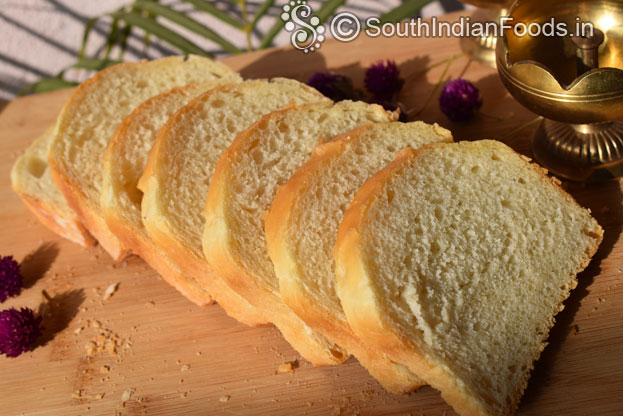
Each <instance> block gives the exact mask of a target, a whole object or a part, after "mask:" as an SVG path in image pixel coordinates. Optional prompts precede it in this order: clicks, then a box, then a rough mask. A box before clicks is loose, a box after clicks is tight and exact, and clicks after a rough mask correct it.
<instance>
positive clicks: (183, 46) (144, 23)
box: [110, 12, 211, 56]
mask: <svg viewBox="0 0 623 416" xmlns="http://www.w3.org/2000/svg"><path fill="white" fill-rule="evenodd" d="M110 16H112V17H113V18H115V17H116V18H118V19H120V20H123V21H124V22H126V23H127V24H129V25H132V26H136V27H139V28H141V29H143V30H144V31H145V32H148V33H150V34H152V35H154V36H156V37H158V39H160V40H162V41H164V42H166V43H168V44H170V45H171V46H174V47H176V48H177V49H179V50H180V51H182V52H183V53H186V54H195V55H202V56H211V54H210V53H208V52H206V51H204V50H203V49H201V48H200V47H199V46H197V45H195V44H194V43H193V42H191V41H190V40H188V39H186V38H185V37H183V36H181V35H178V34H177V33H175V32H174V31H172V30H171V29H169V28H167V27H164V26H162V25H161V24H159V23H158V22H155V21H153V20H151V19H148V18H146V17H144V16H141V15H140V14H138V13H134V12H128V13H111V14H110Z"/></svg>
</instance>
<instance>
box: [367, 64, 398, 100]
mask: <svg viewBox="0 0 623 416" xmlns="http://www.w3.org/2000/svg"><path fill="white" fill-rule="evenodd" d="M364 83H365V84H366V89H367V90H368V91H370V93H371V94H372V95H373V96H374V98H375V99H377V100H379V101H392V100H393V98H394V97H395V96H396V95H398V93H399V92H400V90H401V89H402V86H403V85H404V83H405V80H404V79H402V78H400V70H399V69H398V66H397V65H396V62H394V61H390V60H387V61H379V62H377V63H375V64H373V65H372V66H371V67H370V68H368V69H367V70H366V77H365V80H364Z"/></svg>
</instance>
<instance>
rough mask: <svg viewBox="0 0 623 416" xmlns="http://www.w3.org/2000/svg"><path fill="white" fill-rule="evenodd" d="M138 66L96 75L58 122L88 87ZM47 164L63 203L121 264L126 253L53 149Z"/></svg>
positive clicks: (130, 64)
mask: <svg viewBox="0 0 623 416" xmlns="http://www.w3.org/2000/svg"><path fill="white" fill-rule="evenodd" d="M139 65H140V63H137V62H124V63H121V64H117V65H115V66H112V67H109V68H106V69H104V70H102V71H99V72H97V73H96V74H95V75H94V76H93V77H91V78H89V79H87V80H86V81H84V82H83V83H82V84H80V85H79V86H78V88H76V90H75V91H74V92H73V93H72V94H71V96H70V97H69V99H68V100H67V102H65V104H64V105H63V108H62V110H61V113H60V115H59V120H60V119H62V118H63V117H66V115H65V114H66V113H68V112H69V109H70V108H71V106H72V105H74V103H75V102H78V103H80V102H82V101H84V100H85V99H86V98H87V97H86V95H85V93H84V91H85V90H86V89H88V88H90V87H91V85H92V84H96V83H98V82H99V80H100V79H102V78H104V77H106V76H108V74H109V73H114V72H116V71H119V70H120V69H122V70H123V69H125V68H131V67H137V66H139ZM58 129H59V126H58V124H57V126H56V132H55V135H56V134H59V131H58ZM55 140H56V139H55ZM48 163H49V165H50V173H51V174H52V179H53V180H54V183H56V186H58V188H59V189H60V191H61V193H62V194H63V196H64V197H65V199H66V200H67V203H68V204H69V206H70V207H71V209H73V210H74V211H75V212H76V214H77V215H78V217H79V218H80V220H81V221H82V223H83V224H84V226H85V227H86V229H87V230H89V231H90V233H91V235H93V236H94V237H95V238H96V239H97V241H98V242H99V243H100V244H101V245H102V247H104V249H105V250H106V251H107V252H108V253H109V254H110V256H111V257H112V258H113V260H115V261H121V260H122V259H123V258H124V257H126V256H127V255H128V254H129V253H128V251H127V250H123V249H122V248H121V246H120V244H119V241H118V239H117V237H116V236H115V235H114V234H112V233H111V232H110V230H108V227H107V226H106V223H105V221H104V220H103V219H102V218H99V219H98V218H97V215H96V214H95V212H94V211H93V210H91V209H90V208H89V207H88V206H87V202H86V200H87V199H86V196H85V195H83V194H82V192H81V191H80V188H79V187H78V186H76V184H74V183H73V182H72V180H71V178H69V176H67V173H66V172H67V170H66V169H65V168H66V167H65V166H62V164H63V161H62V160H61V159H60V158H59V159H58V160H57V156H56V154H55V153H54V150H53V147H51V148H50V152H49V153H48Z"/></svg>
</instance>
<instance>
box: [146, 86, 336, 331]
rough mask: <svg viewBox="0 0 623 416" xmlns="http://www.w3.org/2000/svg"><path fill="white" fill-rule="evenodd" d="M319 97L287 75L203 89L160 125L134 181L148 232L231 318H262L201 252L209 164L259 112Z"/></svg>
mask: <svg viewBox="0 0 623 416" xmlns="http://www.w3.org/2000/svg"><path fill="white" fill-rule="evenodd" d="M324 99H325V98H324V97H322V96H321V95H320V94H319V93H318V92H316V90H313V89H311V88H309V87H307V86H306V85H303V84H301V83H299V82H296V81H292V80H285V79H276V80H273V81H266V80H255V81H245V82H243V83H240V84H237V85H228V86H222V87H219V88H216V89H213V90H211V91H208V92H206V93H204V94H202V95H200V96H198V97H197V98H195V99H194V100H192V101H190V102H189V104H188V105H186V106H184V107H182V108H181V109H180V110H179V111H177V112H176V113H175V114H174V115H173V116H172V117H171V118H170V119H169V121H168V122H167V123H166V125H165V126H164V127H163V128H162V129H160V131H159V133H158V137H157V139H156V143H155V144H154V147H153V149H152V152H151V154H150V156H149V160H148V162H147V166H146V168H145V171H144V172H143V175H142V176H141V178H140V180H139V185H138V186H139V189H141V190H142V191H143V192H144V194H143V201H142V218H143V223H144V225H145V228H146V230H147V233H148V234H149V236H150V238H152V240H153V241H154V242H155V243H156V244H157V245H158V246H160V247H161V248H162V250H164V252H166V253H167V254H168V255H169V257H170V258H171V259H173V260H174V261H175V263H176V264H177V265H178V267H179V268H180V269H181V270H182V271H184V272H185V273H186V274H188V275H189V276H192V277H193V278H194V279H195V280H196V281H197V282H198V283H199V284H200V285H201V286H202V287H203V288H205V289H206V291H207V292H208V293H209V294H210V295H212V297H213V298H214V299H216V300H217V301H218V302H219V303H220V304H221V306H223V308H224V309H225V311H226V312H227V313H228V314H229V315H230V316H232V317H234V318H235V319H238V320H239V321H241V322H244V323H246V324H248V325H259V324H262V323H268V321H267V320H266V319H265V318H264V317H263V316H262V315H261V314H260V313H258V312H257V310H256V309H255V308H254V307H252V306H251V305H250V304H249V303H248V302H247V301H246V300H245V299H244V298H242V297H241V296H239V295H238V294H237V293H236V292H234V291H233V290H232V289H231V288H230V287H229V286H228V285H227V284H225V282H224V281H223V280H222V279H221V278H219V277H218V276H217V275H215V274H214V273H212V271H211V269H210V267H209V266H208V263H207V262H206V260H205V258H204V256H203V252H202V250H201V233H202V231H203V226H204V220H203V217H202V216H201V211H202V209H203V206H204V204H205V198H206V196H207V193H208V187H209V183H210V179H211V178H212V173H213V171H214V166H215V165H216V161H217V160H218V157H219V156H220V155H221V153H222V152H223V151H224V150H225V149H226V148H227V147H228V146H229V145H230V144H231V142H232V141H233V139H234V137H235V136H236V134H237V133H238V132H239V131H240V130H242V129H244V128H245V127H246V126H248V125H249V124H251V123H252V122H253V121H255V120H256V119H257V118H258V117H259V116H260V115H262V114H264V113H266V112H269V111H272V110H274V109H277V108H279V107H281V106H283V105H286V104H288V103H289V102H291V101H298V102H313V101H321V100H324Z"/></svg>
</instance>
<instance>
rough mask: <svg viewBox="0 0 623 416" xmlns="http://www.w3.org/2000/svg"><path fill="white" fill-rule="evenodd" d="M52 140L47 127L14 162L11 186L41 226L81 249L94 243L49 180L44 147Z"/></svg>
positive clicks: (46, 153) (52, 135)
mask: <svg viewBox="0 0 623 416" xmlns="http://www.w3.org/2000/svg"><path fill="white" fill-rule="evenodd" d="M53 137H54V126H51V127H49V128H48V129H47V130H46V131H45V132H44V133H43V134H42V135H41V136H39V137H38V138H37V139H35V141H34V142H33V143H32V144H31V145H30V146H29V147H28V149H26V151H25V152H24V153H23V154H22V155H21V156H20V157H19V158H18V159H17V160H16V161H15V164H14V165H13V168H12V169H11V186H12V187H13V190H14V191H15V192H17V194H18V195H19V196H20V197H21V198H22V200H23V201H24V203H25V204H26V206H27V207H28V209H30V210H31V211H32V212H33V214H35V215H36V216H37V218H39V221H41V222H42V223H43V225H45V226H46V227H48V228H49V229H50V230H52V231H54V232H55V233H57V234H58V235H60V236H62V237H65V238H67V239H69V240H71V241H73V242H75V243H78V244H80V245H81V246H84V247H88V246H92V245H94V244H95V242H96V241H95V239H94V238H93V237H92V236H91V234H89V232H88V231H87V230H86V228H84V226H83V225H82V223H81V222H80V219H79V218H78V215H76V213H75V212H74V211H73V210H72V209H71V208H69V205H68V204H67V201H66V200H65V198H64V197H63V195H62V194H61V191H59V189H58V187H57V186H56V184H55V183H54V181H53V180H52V175H51V174H50V167H49V165H48V147H49V145H50V143H51V141H52V138H53Z"/></svg>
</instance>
